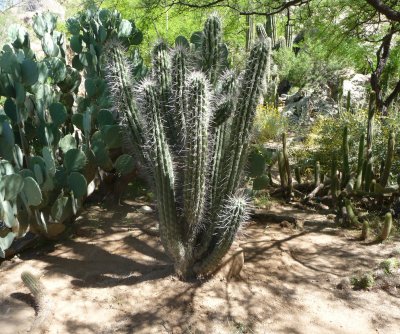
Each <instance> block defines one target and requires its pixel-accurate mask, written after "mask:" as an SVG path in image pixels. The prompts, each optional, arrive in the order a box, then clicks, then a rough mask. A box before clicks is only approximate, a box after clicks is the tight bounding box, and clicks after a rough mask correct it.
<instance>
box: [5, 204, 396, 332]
mask: <svg viewBox="0 0 400 334" xmlns="http://www.w3.org/2000/svg"><path fill="white" fill-rule="evenodd" d="M141 205H142V203H138V202H127V203H125V204H123V205H122V206H118V205H113V206H102V205H99V204H93V205H91V206H90V207H88V208H87V210H86V211H85V213H84V214H83V215H82V216H81V217H80V218H79V219H78V220H77V222H76V231H75V233H74V235H73V237H72V238H69V239H67V240H63V241H60V242H58V243H56V244H52V245H50V246H48V245H47V246H42V247H41V248H38V249H35V250H31V251H28V252H25V253H24V254H21V255H20V257H14V259H12V260H11V261H4V262H3V263H2V264H1V266H0V282H1V289H0V332H1V333H2V334H16V333H26V332H27V331H28V330H29V328H30V327H31V325H32V323H33V321H34V318H35V312H36V311H37V310H35V305H34V301H33V299H32V297H31V295H30V294H29V291H28V290H27V288H26V287H24V285H23V284H22V282H21V278H20V274H21V272H22V271H24V270H31V271H32V272H33V273H35V274H38V275H41V276H42V277H41V281H42V282H43V284H44V285H45V286H46V287H47V291H48V294H49V296H50V298H51V299H52V305H53V307H54V310H53V315H52V316H50V317H49V319H48V326H47V328H48V329H47V333H60V334H64V333H79V334H80V333H96V334H98V333H107V334H108V333H174V334H175V333H307V334H310V333H318V334H321V333H341V334H342V333H343V334H344V333H349V334H350V333H351V334H354V333H363V334H364V333H396V334H398V333H400V295H399V293H398V292H396V291H394V292H393V291H391V292H390V291H384V290H379V289H375V290H371V291H354V290H351V289H345V290H340V289H338V288H337V287H336V286H337V284H338V283H339V282H340V281H341V280H342V279H343V278H345V277H350V276H351V275H353V274H354V273H355V272H357V271H366V270H368V269H372V268H374V267H375V266H376V265H377V264H378V263H379V262H380V261H381V260H383V259H385V258H387V257H388V256H389V255H390V254H391V253H392V252H393V250H394V249H395V248H398V247H399V245H400V243H399V241H398V240H397V241H391V242H389V243H385V244H376V243H371V242H361V241H358V240H357V239H356V238H355V236H354V235H355V234H354V233H353V232H352V231H346V230H341V229H338V228H337V227H335V225H334V223H333V221H330V220H327V219H326V217H325V216H322V215H318V214H315V213H313V212H306V211H304V210H302V211H299V210H295V209H293V208H290V207H277V208H274V209H273V210H274V211H275V212H282V211H284V214H286V215H293V216H295V217H297V218H298V219H301V220H303V222H304V227H303V228H302V229H297V228H295V227H293V226H291V225H290V224H289V225H287V224H286V225H285V224H278V223H270V222H268V221H257V222H254V221H253V222H249V224H248V225H247V226H246V227H245V228H244V229H243V231H242V233H241V234H240V235H239V237H238V240H237V242H236V244H237V245H239V246H240V247H242V248H243V249H244V257H245V264H244V268H243V270H242V273H241V277H240V278H238V279H236V280H230V281H227V280H226V279H225V278H224V276H223V275H222V274H217V275H215V276H214V277H212V278H211V279H208V280H204V281H193V282H182V281H180V280H178V279H177V278H176V277H175V276H174V274H173V266H172V264H171V263H170V261H169V259H168V258H167V257H166V255H165V254H164V252H163V249H162V247H161V244H160V241H159V238H158V237H157V236H156V235H155V234H156V231H155V227H156V219H155V216H154V215H153V214H151V213H150V214H149V213H141V212H140V210H138V208H140V206H141Z"/></svg>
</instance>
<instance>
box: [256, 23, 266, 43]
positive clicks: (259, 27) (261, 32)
mask: <svg viewBox="0 0 400 334" xmlns="http://www.w3.org/2000/svg"><path fill="white" fill-rule="evenodd" d="M256 33H257V37H258V39H260V40H266V39H267V38H268V35H267V33H266V31H265V28H264V25H263V24H262V23H257V25H256Z"/></svg>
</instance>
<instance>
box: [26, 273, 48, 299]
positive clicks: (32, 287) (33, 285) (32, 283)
mask: <svg viewBox="0 0 400 334" xmlns="http://www.w3.org/2000/svg"><path fill="white" fill-rule="evenodd" d="M21 279H22V282H24V284H25V286H26V287H27V288H28V289H29V291H30V292H31V294H32V295H33V297H35V299H38V298H41V296H43V295H44V294H45V291H46V289H45V287H44V286H43V284H42V283H41V282H40V280H39V278H37V277H36V276H34V275H33V274H32V273H30V272H29V271H24V272H22V274H21Z"/></svg>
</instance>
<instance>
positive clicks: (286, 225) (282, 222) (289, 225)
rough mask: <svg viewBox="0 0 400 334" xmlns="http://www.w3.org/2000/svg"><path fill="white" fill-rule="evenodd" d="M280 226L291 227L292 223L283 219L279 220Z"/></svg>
mask: <svg viewBox="0 0 400 334" xmlns="http://www.w3.org/2000/svg"><path fill="white" fill-rule="evenodd" d="M279 226H280V227H286V228H291V227H292V224H290V223H289V222H288V221H287V220H283V221H281V223H280V224H279Z"/></svg>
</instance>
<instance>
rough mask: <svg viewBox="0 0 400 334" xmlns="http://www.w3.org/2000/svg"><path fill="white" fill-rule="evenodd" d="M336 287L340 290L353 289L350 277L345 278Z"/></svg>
mask: <svg viewBox="0 0 400 334" xmlns="http://www.w3.org/2000/svg"><path fill="white" fill-rule="evenodd" d="M336 287H337V288H338V289H339V290H350V289H351V282H350V279H349V278H348V277H345V278H343V279H342V280H341V281H340V282H339V284H338V285H337V286H336Z"/></svg>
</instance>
